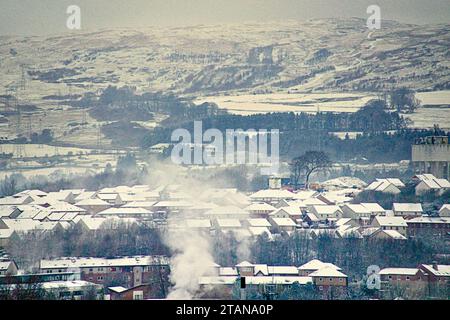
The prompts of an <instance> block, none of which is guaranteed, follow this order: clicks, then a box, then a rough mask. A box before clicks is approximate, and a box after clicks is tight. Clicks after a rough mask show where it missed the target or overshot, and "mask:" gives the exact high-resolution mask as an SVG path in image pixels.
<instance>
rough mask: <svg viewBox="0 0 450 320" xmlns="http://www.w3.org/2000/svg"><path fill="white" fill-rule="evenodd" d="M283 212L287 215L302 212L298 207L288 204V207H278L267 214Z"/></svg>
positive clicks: (295, 214) (296, 214)
mask: <svg viewBox="0 0 450 320" xmlns="http://www.w3.org/2000/svg"><path fill="white" fill-rule="evenodd" d="M283 212H285V213H287V214H288V215H289V216H298V215H300V214H301V213H302V211H301V210H300V208H297V207H293V206H290V207H282V208H279V209H277V210H276V211H274V212H271V213H270V214H269V215H270V216H274V215H278V214H280V213H283Z"/></svg>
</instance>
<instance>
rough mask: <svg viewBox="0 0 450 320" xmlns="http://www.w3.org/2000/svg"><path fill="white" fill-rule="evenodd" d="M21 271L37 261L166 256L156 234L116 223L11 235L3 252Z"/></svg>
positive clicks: (146, 228)
mask: <svg viewBox="0 0 450 320" xmlns="http://www.w3.org/2000/svg"><path fill="white" fill-rule="evenodd" d="M5 249H6V250H7V252H8V253H9V255H10V256H11V257H12V258H13V259H14V261H16V263H17V264H18V265H19V266H20V267H21V268H24V269H28V270H31V268H33V267H36V266H38V262H39V260H40V259H46V258H55V257H116V256H131V255H168V254H169V253H170V252H169V249H168V248H167V247H166V246H165V245H164V243H163V241H162V240H161V237H160V233H159V231H158V230H156V229H153V228H150V227H146V226H143V225H138V224H125V223H116V225H114V226H113V227H112V228H107V229H106V228H105V229H99V230H97V231H96V232H91V231H86V230H84V229H83V228H81V227H80V226H79V225H74V226H72V227H70V228H69V229H66V230H64V229H62V228H60V229H57V230H55V231H52V232H45V233H39V232H29V233H25V234H24V233H20V234H18V235H14V236H13V237H12V238H11V241H10V242H9V244H8V246H7V247H6V248H5Z"/></svg>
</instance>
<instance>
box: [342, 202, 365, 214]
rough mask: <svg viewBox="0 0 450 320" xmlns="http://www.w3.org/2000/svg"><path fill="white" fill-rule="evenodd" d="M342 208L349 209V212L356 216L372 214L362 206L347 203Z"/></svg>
mask: <svg viewBox="0 0 450 320" xmlns="http://www.w3.org/2000/svg"><path fill="white" fill-rule="evenodd" d="M343 207H347V208H349V209H350V210H351V211H353V212H354V213H356V214H371V213H372V212H371V211H370V210H369V209H367V208H366V207H365V206H363V205H362V204H351V203H347V204H344V205H343Z"/></svg>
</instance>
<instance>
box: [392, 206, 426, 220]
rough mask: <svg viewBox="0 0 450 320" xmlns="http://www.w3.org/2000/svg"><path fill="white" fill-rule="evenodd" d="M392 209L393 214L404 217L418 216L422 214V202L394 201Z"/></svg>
mask: <svg viewBox="0 0 450 320" xmlns="http://www.w3.org/2000/svg"><path fill="white" fill-rule="evenodd" d="M392 211H393V212H394V215H395V216H399V217H404V218H414V217H420V216H421V215H422V214H423V209H422V204H420V203H394V204H392Z"/></svg>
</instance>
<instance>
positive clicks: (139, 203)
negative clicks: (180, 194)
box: [122, 201, 156, 208]
mask: <svg viewBox="0 0 450 320" xmlns="http://www.w3.org/2000/svg"><path fill="white" fill-rule="evenodd" d="M155 203H156V202H155V201H132V202H129V203H127V204H124V205H123V206H122V208H151V207H153V205H154V204H155Z"/></svg>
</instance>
